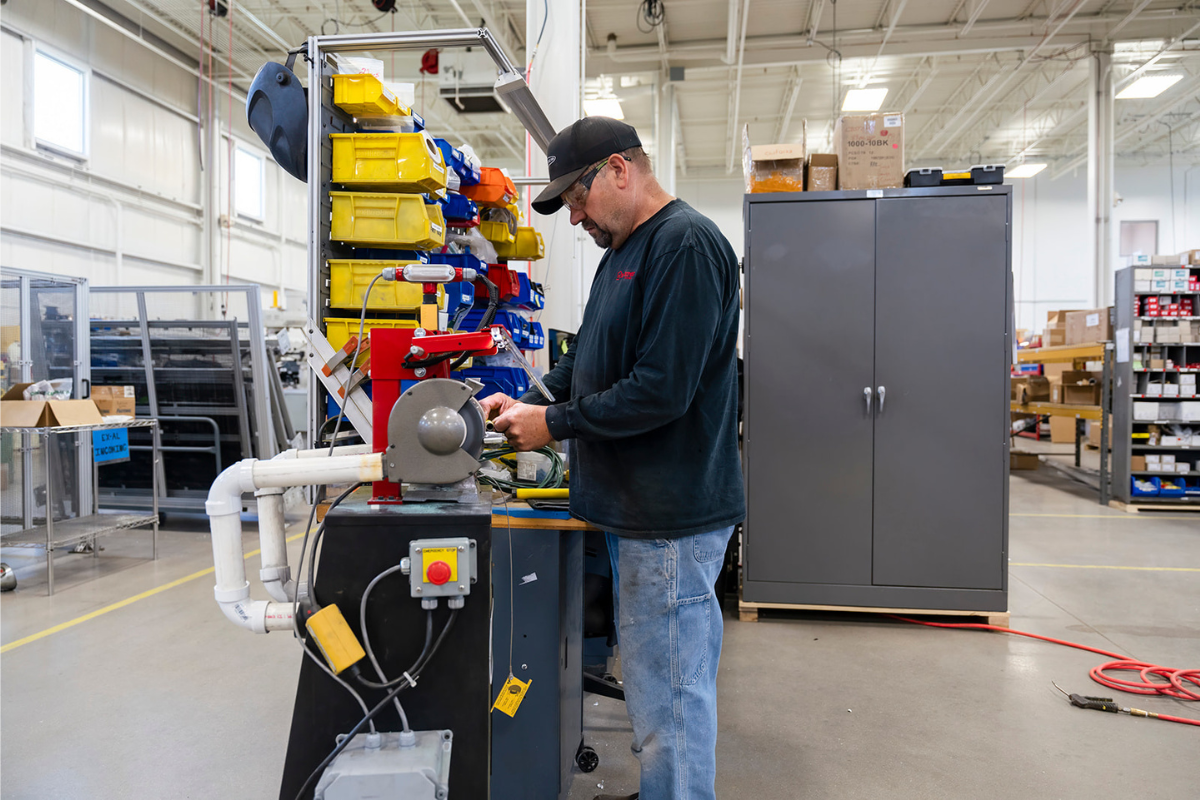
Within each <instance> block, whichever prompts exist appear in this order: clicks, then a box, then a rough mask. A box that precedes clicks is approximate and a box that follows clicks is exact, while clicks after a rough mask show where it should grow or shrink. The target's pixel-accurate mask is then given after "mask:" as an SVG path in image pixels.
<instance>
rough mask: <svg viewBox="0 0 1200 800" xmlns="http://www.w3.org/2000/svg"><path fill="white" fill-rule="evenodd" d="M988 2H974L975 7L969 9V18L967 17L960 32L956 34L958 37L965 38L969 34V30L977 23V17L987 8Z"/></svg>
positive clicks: (981, 0)
mask: <svg viewBox="0 0 1200 800" xmlns="http://www.w3.org/2000/svg"><path fill="white" fill-rule="evenodd" d="M987 4H988V0H975V7H974V8H973V9H971V16H969V17H967V21H966V23H965V24H964V25H963V26H962V30H960V31H959V32H958V35H959V36H966V35H967V34H968V33H970V32H971V28H973V27H975V23H976V22H978V21H979V15H980V14H982V13H983V10H984V9H985V8H987Z"/></svg>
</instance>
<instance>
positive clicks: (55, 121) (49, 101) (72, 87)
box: [33, 50, 88, 158]
mask: <svg viewBox="0 0 1200 800" xmlns="http://www.w3.org/2000/svg"><path fill="white" fill-rule="evenodd" d="M87 90H88V86H87V72H86V71H85V70H83V69H80V68H79V67H75V66H73V65H71V64H68V63H67V62H66V61H64V60H62V59H61V58H58V57H56V56H52V55H49V54H48V53H44V52H42V51H41V50H37V51H35V52H34V54H33V136H34V140H35V141H36V142H37V144H38V145H39V146H41V147H47V148H50V149H52V150H57V151H59V152H63V153H66V154H68V155H72V156H78V157H80V158H86V157H87V118H88V91H87Z"/></svg>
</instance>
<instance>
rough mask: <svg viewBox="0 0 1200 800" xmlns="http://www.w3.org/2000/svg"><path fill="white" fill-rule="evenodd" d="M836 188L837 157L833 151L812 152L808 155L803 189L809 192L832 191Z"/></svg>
mask: <svg viewBox="0 0 1200 800" xmlns="http://www.w3.org/2000/svg"><path fill="white" fill-rule="evenodd" d="M837 188H838V157H837V155H836V154H835V153H813V154H812V155H810V156H809V157H808V178H807V185H806V186H805V189H806V190H807V191H810V192H832V191H834V190H835V189H837Z"/></svg>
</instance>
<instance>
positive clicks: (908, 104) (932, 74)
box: [901, 57, 939, 114]
mask: <svg viewBox="0 0 1200 800" xmlns="http://www.w3.org/2000/svg"><path fill="white" fill-rule="evenodd" d="M938 70H939V67H938V64H937V61H936V60H934V59H933V58H932V57H931V58H930V59H929V74H927V75H926V76H925V79H924V80H922V81H921V82H920V83H919V84H918V85H917V88H916V89H913V93H912V94H910V95H909V96H908V100H906V101H905V102H904V108H902V109H901V113H902V114H908V113H910V112H911V111H912V110H913V108H914V107H915V106H916V105H917V101H918V100H920V99H921V95H923V94H925V90H926V89H928V88H929V85H930V84H932V83H933V79H934V78H936V77H937V75H938Z"/></svg>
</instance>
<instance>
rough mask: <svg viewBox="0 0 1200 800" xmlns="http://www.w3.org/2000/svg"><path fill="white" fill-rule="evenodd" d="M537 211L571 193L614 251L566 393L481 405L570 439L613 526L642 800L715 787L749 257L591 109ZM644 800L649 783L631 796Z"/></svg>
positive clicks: (596, 290) (524, 437)
mask: <svg viewBox="0 0 1200 800" xmlns="http://www.w3.org/2000/svg"><path fill="white" fill-rule="evenodd" d="M548 161H549V165H550V177H551V182H550V185H549V186H548V187H547V188H546V190H545V191H543V192H542V193H541V195H540V196H539V197H538V198H537V200H536V201H534V203H533V207H534V209H535V210H536V211H537V212H538V213H539V214H553V213H554V212H555V211H557V210H558V209H559V208H560V207H562V206H566V207H567V208H568V209H569V211H570V214H571V224H572V225H583V228H584V230H586V231H587V232H588V233H589V234H590V235H591V236H592V238H593V239H594V240H595V241H596V244H598V245H599V246H600V247H603V248H606V249H607V252H606V253H605V254H604V257H603V258H602V259H601V261H600V266H599V268H598V269H597V271H596V276H595V279H594V280H593V283H592V289H591V296H590V297H589V299H588V303H587V307H586V309H585V310H584V315H583V324H582V326H581V327H580V329H579V333H578V336H577V337H576V339H575V341H574V343H573V344H572V345H571V347H570V349H569V350H568V351H567V353H566V354H565V355H564V356H563V357H562V358H561V359H560V360H559V362H558V366H556V367H555V368H554V370H552V371H551V372H550V373H549V374H548V375H547V376H546V378H545V383H546V385H547V386H548V387H549V389H550V391H551V392H552V393H553V394H554V395H555V397H556V398H558V402H556V403H555V404H553V405H548V406H547V405H541V403H545V400H544V398H542V396H541V395H540V394H539V393H537V392H536V391H532V392H529V393H527V394H526V395H525V396H524V397H522V398H521V399H520V400H519V401H518V400H514V399H512V398H510V397H506V396H504V395H492V396H490V397H488V398H486V399H484V400H483V401H482V404H483V408H484V411H485V413H487V414H488V415H489V416H490V415H491V414H492V413H493V412H498V413H499V417H498V418H497V419H496V421H495V427H496V430H498V431H502V432H503V433H505V434H506V435H507V437H508V439H509V442H510V443H512V444H513V445H514V446H515V447H516V448H517V449H518V450H533V449H535V448H537V447H541V446H543V445H545V444H548V443H549V442H550V441H551V440H552V439H556V440H559V441H563V440H566V439H574V440H575V443H574V444H573V445H572V451H571V514H572V516H575V517H578V518H580V519H583V520H586V521H588V522H590V523H592V524H593V525H595V526H597V527H599V528H602V529H603V530H605V531H606V532H607V538H608V546H609V552H610V554H611V558H612V565H613V587H614V591H613V600H614V611H615V614H616V619H617V624H618V641H619V644H620V653H621V668H622V673H623V677H624V683H625V697H626V703H627V706H628V711H629V718H630V721H631V722H632V724H633V752H634V753H635V754H636V755H637V757H638V760H639V762H640V763H641V792H640V797H641V798H642V800H709V799H711V798H715V796H716V795H715V790H714V782H715V778H716V742H717V683H716V681H717V664H718V659H719V657H720V653H721V636H722V627H723V626H722V618H721V608H720V606H719V604H718V603H717V599H716V596H715V594H714V592H713V583H714V582H715V580H716V578H717V576H718V573H719V572H720V570H721V567H722V564H723V560H724V555H725V548H726V546H727V544H728V542H729V537H730V534H731V533H732V532H733V526H734V525H735V524H737V523H738V522H740V521H741V520H742V518H743V517H744V515H745V500H744V497H743V491H742V472H741V465H740V460H739V456H738V446H737V404H738V396H737V329H738V314H739V293H738V272H737V259H736V257H735V256H734V253H733V249H732V248H731V247H730V245H729V242H728V241H727V240H726V239H725V237H724V236H723V235H721V232H720V231H719V230H718V229H717V226H716V225H714V224H713V223H712V221H711V220H709V219H707V218H705V217H703V216H701V215H700V214H699V213H697V212H696V211H695V210H694V209H692V208H691V207H690V206H688V205H687V204H686V203H684V202H683V201H682V200H678V199H676V198H673V197H671V196H670V195H669V194H667V193H666V192H665V191H664V190H663V189H662V187H661V186H660V185H659V184H658V181H656V180H655V178H654V175H653V173H652V172H651V169H650V162H649V159H648V158H647V157H646V154H645V152H644V151H643V150H642V146H641V141H640V140H639V139H638V135H637V131H635V130H634V129H633V128H631V127H630V126H628V125H626V124H624V123H622V122H618V121H617V120H614V119H608V118H606V117H587V118H585V119H582V120H579V121H578V122H576V123H575V124H574V125H572V126H571V127H569V128H567V129H565V130H563V131H562V132H560V133H559V134H558V135H557V136H555V137H554V139H553V141H551V142H550V147H549V153H548ZM633 797H638V795H633Z"/></svg>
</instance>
